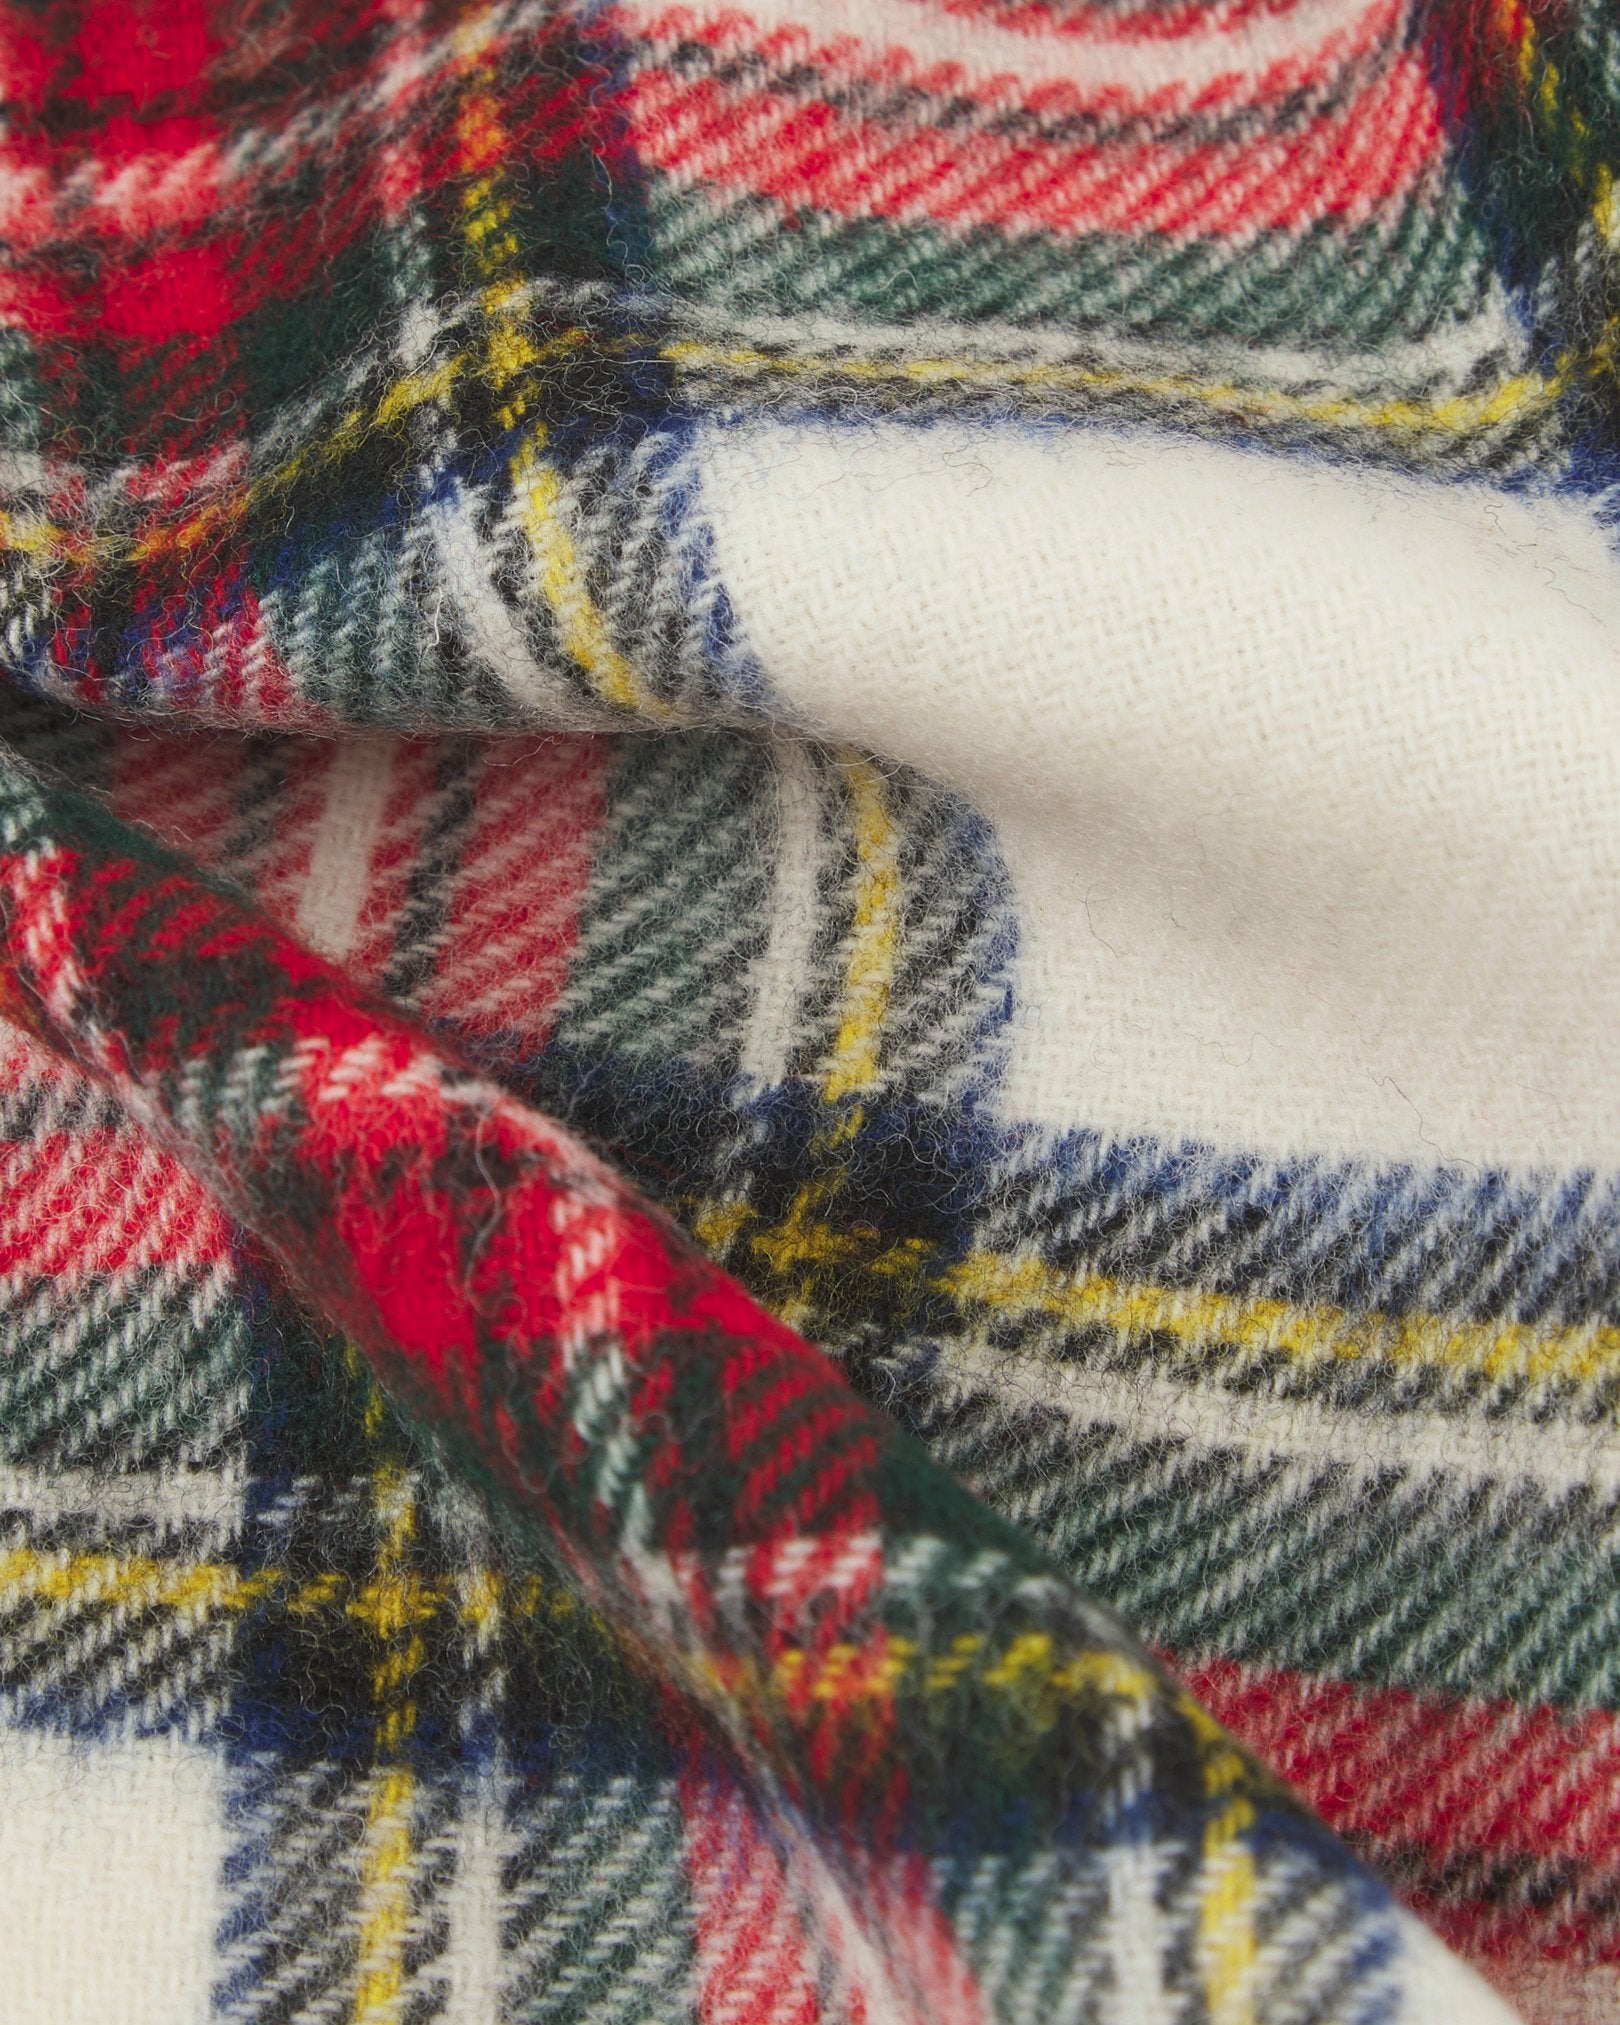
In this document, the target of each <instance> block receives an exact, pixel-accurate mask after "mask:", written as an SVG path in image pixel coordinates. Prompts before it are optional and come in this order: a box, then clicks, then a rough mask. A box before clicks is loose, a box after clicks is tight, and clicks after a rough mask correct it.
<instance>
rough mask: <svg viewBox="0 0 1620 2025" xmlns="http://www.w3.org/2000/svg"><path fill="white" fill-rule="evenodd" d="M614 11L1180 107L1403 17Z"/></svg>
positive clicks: (825, 1) (823, 5)
mask: <svg viewBox="0 0 1620 2025" xmlns="http://www.w3.org/2000/svg"><path fill="white" fill-rule="evenodd" d="M615 12H616V15H617V21H618V23H619V24H622V26H623V27H624V29H625V30H626V31H627V32H629V33H631V34H637V33H639V34H641V35H643V36H647V37H650V38H658V39H662V40H670V41H673V40H675V39H677V38H678V37H679V36H680V35H682V34H683V33H689V32H690V30H689V26H688V24H690V23H691V22H692V21H693V20H694V19H695V20H696V21H699V22H704V23H718V22H720V21H726V22H728V24H729V23H735V22H738V21H739V20H740V21H741V22H743V23H746V24H751V25H752V26H753V28H754V29H755V30H757V31H758V32H759V33H760V34H761V35H764V34H780V33H782V32H783V31H784V30H793V29H798V30H800V31H801V32H802V33H803V34H804V35H805V36H806V37H808V39H809V41H810V42H811V43H812V44H813V45H814V46H815V47H817V48H826V47H827V46H828V45H829V44H831V45H837V44H839V43H843V42H845V41H846V40H847V39H849V38H853V39H855V40H857V41H859V42H860V43H861V44H863V45H864V46H865V51H866V52H867V60H868V61H870V60H871V58H872V57H874V56H878V55H886V54H888V53H890V52H894V51H904V52H905V53H906V54H907V55H909V56H910V57H911V59H912V61H913V62H914V63H915V64H916V65H917V66H918V67H919V68H927V67H931V66H934V65H950V66H953V67H958V68H959V69H960V71H961V72H964V73H966V75H967V76H969V77H971V78H973V79H976V80H978V81H980V82H988V81H989V80H990V79H992V78H995V79H1003V78H1005V79H1015V80H1017V81H1019V82H1021V83H1024V84H1068V85H1072V86H1073V87H1074V88H1075V90H1076V91H1077V92H1081V93H1084V94H1085V95H1086V96H1087V97H1088V98H1093V97H1096V98H1101V97H1105V96H1108V95H1116V96H1119V97H1122V98H1125V99H1127V100H1132V101H1134V100H1139V99H1141V98H1142V97H1145V96H1146V95H1147V94H1149V93H1160V92H1164V93H1173V94H1174V97H1175V101H1176V103H1178V104H1181V103H1185V102H1186V101H1187V100H1189V99H1191V98H1192V97H1194V96H1195V95H1196V94H1201V93H1208V92H1209V91H1210V90H1211V88H1212V87H1214V86H1217V85H1226V86H1228V87H1237V86H1240V85H1241V84H1242V83H1243V82H1244V81H1245V80H1252V79H1258V78H1259V77H1260V76H1261V74H1262V73H1263V72H1265V71H1268V70H1270V69H1272V68H1273V67H1274V66H1276V65H1278V64H1288V65H1290V66H1300V67H1304V68H1308V69H1310V70H1311V71H1313V72H1314V71H1318V70H1321V69H1324V68H1326V67H1327V65H1328V64H1329V63H1330V62H1331V61H1332V60H1333V57H1334V55H1335V53H1336V52H1337V51H1339V50H1342V49H1345V48H1354V47H1365V46H1367V45H1369V44H1371V43H1373V42H1375V41H1379V40H1384V39H1387V38H1388V36H1389V35H1390V32H1391V30H1392V29H1393V27H1394V26H1395V24H1396V23H1397V22H1398V21H1399V20H1400V18H1401V15H1402V13H1403V12H1404V9H1403V8H1402V7H1401V6H1400V5H1399V4H1392V0H1373V4H1372V5H1370V6H1367V7H1363V8H1362V9H1361V10H1360V11H1359V12H1355V13H1351V12H1348V11H1347V10H1346V8H1345V7H1344V5H1343V0H1301V4H1300V5H1297V6H1294V7H1290V8H1288V9H1287V10H1286V11H1284V12H1280V13H1271V14H1268V13H1257V14H1253V15H1250V16H1249V18H1248V19H1246V20H1245V21H1244V23H1243V25H1242V27H1241V29H1238V30H1235V31H1234V30H1230V29H1227V30H1221V29H1215V30H1212V31H1209V32H1207V33H1205V34H1202V35H1198V34H1193V35H1182V36H1176V37H1174V38H1172V39H1169V40H1166V41H1150V42H1131V41H1128V40H1126V39H1125V38H1124V37H1119V38H1118V39H1114V38H1109V39H1107V40H1104V39H1101V38H1099V39H1096V40H1093V39H1090V38H1082V37H1080V36H1074V35H1061V34H1059V35H1051V34H1048V35H1030V34H1027V33H1024V32H1022V31H1020V30H1018V29H1013V28H1003V27H1001V26H999V25H998V24H996V23H994V22H989V21H975V20H965V19H964V18H963V17H962V16H960V15H957V14H948V13H946V12H945V11H944V10H943V9H941V8H934V7H919V6H916V5H914V4H912V0H749V4H748V5H747V6H746V7H741V8H739V7H737V6H736V5H734V4H733V0H699V4H697V5H695V6H692V5H683V6H679V7H675V8H671V7H669V6H668V5H666V4H663V0H629V4H628V5H625V6H623V7H620V8H618V9H616V10H615ZM751 39H752V38H751ZM857 60H858V59H857ZM840 67H842V66H840Z"/></svg>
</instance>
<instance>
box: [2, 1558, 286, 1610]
mask: <svg viewBox="0 0 1620 2025" xmlns="http://www.w3.org/2000/svg"><path fill="white" fill-rule="evenodd" d="M272 1586H274V1585H273V1578H270V1577H266V1576H264V1575H258V1576H248V1575H242V1574H241V1573H239V1572H238V1571H237V1570H236V1569H234V1568H231V1567H228V1566H226V1565H224V1564H222V1563H219V1562H209V1561H163V1560H157V1559H154V1558H152V1557H150V1556H148V1555H143V1554H65V1553H59V1552H51V1551H48V1550H41V1549H38V1548H32V1547H13V1548H9V1549H6V1550H4V1551H0V1597H14V1598H17V1599H20V1600H26V1601H29V1602H33V1603H66V1604H74V1605H76V1606H78V1607H80V1608H85V1607H89V1606H92V1605H95V1604H103V1605H107V1606H110V1607H116V1608H118V1609H124V1610H174V1611H178V1612H181V1613H185V1612H192V1611H194V1612H197V1613H199V1614H202V1615H208V1614H210V1613H214V1612H219V1611H226V1610H243V1609H245V1608H247V1606H248V1605H249V1604H250V1603H252V1602H254V1601H255V1600H256V1598H258V1597H259V1596H262V1595H264V1594H265V1593H266V1591H267V1590H268V1589H269V1588H271V1587H272Z"/></svg>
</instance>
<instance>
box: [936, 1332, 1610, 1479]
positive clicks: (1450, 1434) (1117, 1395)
mask: <svg viewBox="0 0 1620 2025" xmlns="http://www.w3.org/2000/svg"><path fill="white" fill-rule="evenodd" d="M949 1370H950V1375H951V1377H952V1378H953V1379H954V1380H955V1381H956V1382H957V1383H958V1384H959V1385H962V1386H963V1387H972V1388H974V1389H982V1390H984V1391H986V1392H988V1393H990V1394H991V1395H992V1396H993V1397H995V1398H996V1399H997V1400H998V1401H999V1402H1000V1403H1002V1404H1003V1405H1008V1406H1012V1405H1021V1406H1036V1407H1047V1408H1053V1407H1055V1408H1057V1409H1059V1410H1060V1411H1061V1412H1064V1413H1067V1414H1070V1415H1072V1416H1073V1417H1074V1418H1075V1419H1076V1420H1086V1421H1095V1422H1102V1423H1104V1424H1105V1425H1108V1426H1112V1427H1117V1428H1119V1429H1121V1430H1122V1431H1123V1432H1125V1433H1126V1434H1129V1435H1132V1436H1134V1437H1136V1438H1137V1439H1140V1440H1160V1441H1163V1440H1170V1441H1185V1442H1190V1443H1192V1444H1193V1445H1194V1446H1196V1447H1199V1448H1206V1449H1225V1450H1228V1451H1233V1450H1235V1451H1237V1452H1239V1453H1241V1454H1245V1455H1252V1456H1256V1457H1263V1458H1271V1457H1276V1456H1287V1457H1293V1458H1296V1459H1298V1460H1299V1461H1301V1462H1304V1463H1333V1464H1342V1465H1343V1466H1345V1467H1346V1468H1348V1469H1350V1470H1352V1471H1354V1472H1356V1473H1358V1474H1360V1475H1370V1474H1372V1473H1374V1472H1381V1471H1386V1470H1404V1471H1407V1472H1409V1473H1423V1472H1427V1471H1431V1470H1443V1471H1445V1472H1446V1473H1447V1474H1448V1475H1450V1476H1465V1477H1472V1478H1476V1479H1485V1478H1491V1479H1496V1480H1499V1481H1501V1480H1508V1481H1529V1482H1532V1483H1538V1484H1540V1485H1541V1486H1542V1487H1543V1488H1544V1489H1546V1490H1549V1491H1551V1492H1553V1493H1554V1494H1558V1493H1561V1492H1564V1491H1567V1490H1570V1489H1572V1488H1574V1487H1575V1486H1577V1485H1589V1486H1590V1487H1591V1488H1593V1489H1594V1490H1596V1491H1598V1492H1599V1493H1600V1494H1603V1495H1607V1494H1610V1493H1613V1492H1616V1491H1620V1439H1617V1438H1616V1436H1615V1434H1614V1431H1613V1429H1612V1428H1605V1427H1584V1426H1577V1425H1574V1424H1572V1423H1570V1422H1569V1421H1561V1420H1547V1421H1537V1422H1534V1423H1532V1422H1527V1421H1526V1422H1516V1423H1486V1422H1484V1421H1482V1420H1480V1419H1477V1418H1475V1419H1467V1418H1463V1417H1461V1416H1458V1417H1456V1418H1453V1417H1451V1416H1449V1415H1445V1414H1439V1413H1429V1412H1422V1411H1414V1412H1401V1413H1389V1414H1377V1413H1363V1412H1357V1411H1354V1410H1352V1409H1349V1408H1345V1407H1338V1406H1330V1405H1327V1404H1325V1403H1323V1402H1322V1401H1319V1400H1313V1399H1287V1400H1283V1399H1270V1400H1267V1399H1255V1398H1250V1397H1245V1396H1243V1395H1241V1394H1238V1393H1234V1392H1228V1391H1226V1390H1225V1389H1224V1388H1222V1387H1220V1386H1217V1385H1208V1384H1185V1383H1181V1382H1178V1381H1177V1380H1175V1379H1171V1378H1165V1377H1161V1376H1156V1375H1152V1374H1138V1373H1132V1374H1131V1375H1129V1376H1124V1375H1121V1374H1119V1373H1117V1372H1108V1371H1098V1370H1091V1369H1086V1368H1083V1367H1081V1366H1077V1365H1069V1364H1056V1363H1049V1362H1046V1361H1045V1360H1042V1359H1039V1358H1034V1357H1018V1356H1013V1355H1009V1354H1008V1353H1006V1352H1004V1351H999V1350H995V1349H992V1348H991V1347H990V1346H989V1345H988V1344H987V1343H985V1342H983V1341H982V1340H981V1341H979V1342H974V1343H969V1344H964V1345H962V1346H960V1347H958V1348H955V1349H953V1350H952V1352H951V1357H950V1363H949Z"/></svg>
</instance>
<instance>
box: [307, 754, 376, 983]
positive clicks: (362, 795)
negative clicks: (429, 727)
mask: <svg viewBox="0 0 1620 2025" xmlns="http://www.w3.org/2000/svg"><path fill="white" fill-rule="evenodd" d="M398 755H399V741H398V740H397V739H394V738H356V739H351V740H347V741H346V742H345V743H344V744H342V745H340V746H339V747H338V749H337V751H336V752H335V753H334V754H333V756H332V763H331V765H330V766H329V767H328V768H327V770H326V781H325V797H324V800H323V802H322V805H321V813H320V819H319V821H318V822H317V824H316V826H315V839H314V843H313V844H312V846H311V848H310V854H309V872H308V875H307V877H306V878H305V880H304V891H303V895H302V897H301V898H300V900H299V903H298V932H299V934H300V935H301V936H302V937H303V938H304V940H305V941H306V942H308V943H310V944H311V945H312V946H313V947H314V948H316V949H318V950H319V951H320V953H321V954H322V955H323V956H327V957H330V958H331V959H332V960H333V961H334V962H339V961H341V960H342V958H344V957H345V956H347V955H348V954H349V952H350V950H351V949H353V947H354V939H355V930H356V929H357V928H358V926H359V924H360V909H361V908H362V907H363V906H364V904H365V898H366V891H367V888H368V887H369V885H370V879H371V856H372V852H373V851H374V850H375V849H376V847H377V839H378V837H379V836H380V835H381V833H382V824H383V815H384V812H385V811H386V809H387V807H388V794H389V789H390V788H391V786H392V785H393V777H394V761H395V760H396V758H397V757H398Z"/></svg>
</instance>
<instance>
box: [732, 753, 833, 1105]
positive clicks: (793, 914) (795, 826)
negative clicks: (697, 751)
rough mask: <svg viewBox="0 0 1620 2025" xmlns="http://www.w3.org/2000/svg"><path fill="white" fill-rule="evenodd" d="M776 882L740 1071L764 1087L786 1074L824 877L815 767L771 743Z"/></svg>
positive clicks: (756, 968)
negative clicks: (821, 877)
mask: <svg viewBox="0 0 1620 2025" xmlns="http://www.w3.org/2000/svg"><path fill="white" fill-rule="evenodd" d="M769 751H770V754H771V759H772V762H773V766H774V771H775V775H776V808H777V832H776V877H775V884H774V887H773V890H772V893H771V919H770V929H769V934H768V938H767V941H766V944H765V948H764V951H763V953H762V954H761V956H760V958H759V961H758V962H757V964H756V965H755V966H754V976H753V992H754V1009H753V1012H752V1013H751V1014H750V1016H749V1021H748V1030H747V1033H746V1034H745V1035H744V1037H743V1048H742V1062H741V1068H742V1072H743V1074H744V1075H745V1076H749V1077H752V1078H754V1079H755V1080H756V1081H758V1082H760V1083H763V1084H765V1085H766V1087H767V1088H774V1087H775V1086H776V1085H777V1084H779V1083H780V1082H781V1081H782V1079H783V1077H784V1076H785V1075H786V1074H787V1064H788V1056H789V1052H790V1050H791V1049H792V1046H793V1022H794V1015H795V1014H796V1013H797V1012H798V1009H799V1002H800V999H801V998H802V996H803V994H804V991H805V988H806V986H807V985H808V983H809V981H810V959H811V954H812V951H813V950H814V947H815V937H816V914H817V906H816V895H817V890H818V887H819V885H820V876H821V816H820V802H819V797H818V796H817V793H816V781H815V773H814V770H813V765H812V762H811V760H810V758H809V756H808V754H807V753H806V752H805V750H804V748H803V746H802V745H801V744H800V743H799V742H798V740H796V739H792V738H773V739H771V740H770V741H769Z"/></svg>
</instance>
